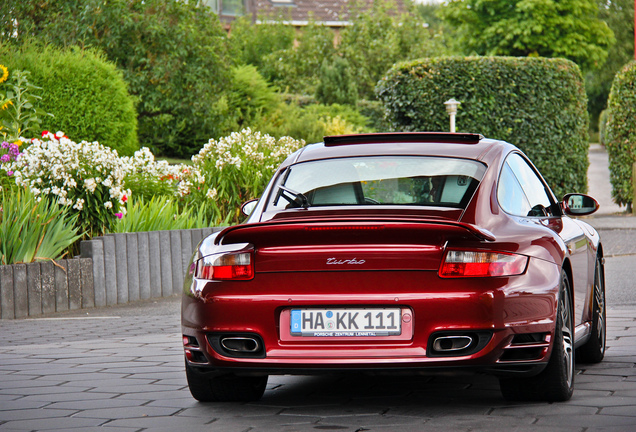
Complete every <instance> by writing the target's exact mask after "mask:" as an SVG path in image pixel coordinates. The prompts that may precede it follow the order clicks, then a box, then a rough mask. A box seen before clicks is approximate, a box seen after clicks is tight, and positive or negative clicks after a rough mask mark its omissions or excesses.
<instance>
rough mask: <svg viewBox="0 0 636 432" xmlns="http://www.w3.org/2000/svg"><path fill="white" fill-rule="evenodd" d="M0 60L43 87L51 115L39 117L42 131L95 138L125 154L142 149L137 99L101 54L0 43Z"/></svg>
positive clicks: (43, 104)
mask: <svg viewBox="0 0 636 432" xmlns="http://www.w3.org/2000/svg"><path fill="white" fill-rule="evenodd" d="M0 56H2V57H3V59H4V61H6V62H7V65H8V66H9V69H10V70H11V69H22V70H28V71H29V72H30V73H31V74H30V76H29V81H31V82H32V83H33V84H34V85H37V86H38V87H40V88H41V89H42V90H41V91H40V96H42V100H41V101H40V102H39V107H40V108H41V109H42V110H43V111H46V112H49V113H51V114H52V115H53V116H52V117H51V116H41V120H42V123H41V125H40V126H41V128H43V129H47V130H53V131H58V130H63V131H65V132H67V133H68V134H70V135H71V136H74V137H78V138H79V139H82V140H88V139H94V140H97V141H99V142H100V143H102V145H106V146H108V147H111V148H114V149H117V150H118V151H120V152H122V153H123V154H132V153H133V152H134V151H135V150H136V149H137V148H139V144H138V141H137V130H136V128H137V119H136V112H135V108H134V105H133V99H132V98H131V97H130V95H129V94H128V91H127V89H126V83H125V81H124V80H123V77H122V74H121V72H119V71H117V69H116V67H115V65H114V64H112V63H109V62H108V61H106V59H105V58H104V57H103V56H102V55H100V54H97V53H95V52H93V51H89V50H84V51H81V50H79V49H73V50H71V49H64V50H61V49H57V48H54V47H50V46H41V45H38V44H36V43H28V44H26V45H23V46H21V47H19V48H16V47H12V46H10V45H8V44H6V43H0ZM40 130H41V129H40ZM32 137H33V135H31V136H27V138H32Z"/></svg>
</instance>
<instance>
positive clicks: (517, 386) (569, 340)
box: [499, 272, 574, 402]
mask: <svg viewBox="0 0 636 432" xmlns="http://www.w3.org/2000/svg"><path fill="white" fill-rule="evenodd" d="M556 315H557V321H556V328H555V331H554V342H553V346H552V354H551V355H550V360H549V361H548V365H547V366H546V368H545V369H544V370H543V371H542V372H541V373H540V374H539V375H537V376H533V377H524V378H501V379H500V380H499V385H500V388H501V392H502V394H503V396H504V397H505V398H506V399H508V400H534V401H536V400H544V401H548V402H559V401H566V400H568V399H570V398H571V397H572V393H573V391H574V317H573V314H572V302H571V301H570V282H569V280H568V278H567V275H566V274H565V273H564V272H561V287H560V290H559V304H558V307H557V314H556Z"/></svg>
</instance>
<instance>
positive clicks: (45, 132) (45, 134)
mask: <svg viewBox="0 0 636 432" xmlns="http://www.w3.org/2000/svg"><path fill="white" fill-rule="evenodd" d="M48 134H49V131H47V130H43V131H42V138H44V137H45V136H47V135H48Z"/></svg>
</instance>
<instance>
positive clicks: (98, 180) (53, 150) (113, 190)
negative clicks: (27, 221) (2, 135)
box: [6, 131, 130, 237]
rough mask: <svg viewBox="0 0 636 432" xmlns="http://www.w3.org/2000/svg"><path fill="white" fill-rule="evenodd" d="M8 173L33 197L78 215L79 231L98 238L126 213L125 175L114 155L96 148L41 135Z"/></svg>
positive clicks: (91, 144) (105, 149) (95, 144)
mask: <svg viewBox="0 0 636 432" xmlns="http://www.w3.org/2000/svg"><path fill="white" fill-rule="evenodd" d="M42 135H43V136H42V139H33V140H31V144H30V145H29V146H28V147H27V148H26V149H25V150H24V151H23V152H22V155H21V156H20V157H19V158H18V159H17V160H16V161H14V162H10V163H9V164H8V167H6V169H7V171H13V176H14V177H15V181H16V184H17V185H18V186H20V187H25V188H27V189H29V190H30V192H31V193H32V194H33V195H34V196H35V197H36V198H40V197H43V196H44V197H50V198H51V199H52V200H53V201H54V202H55V203H56V204H59V205H60V206H62V207H67V208H68V212H69V214H71V215H77V225H78V227H79V228H80V231H83V232H84V233H85V234H86V235H87V236H89V237H92V236H96V235H101V234H103V233H104V232H106V231H107V230H109V229H110V227H111V226H112V225H113V223H114V222H115V220H117V218H118V217H121V216H122V214H123V213H125V211H126V210H125V208H124V206H123V204H124V203H125V202H126V200H127V199H128V195H130V192H129V191H127V190H124V184H123V179H124V175H125V170H124V169H123V167H122V164H121V161H120V159H119V157H118V156H117V152H116V151H114V150H111V149H109V148H107V147H104V146H102V145H101V144H99V143H97V142H93V143H89V142H86V141H82V142H81V143H79V144H78V143H75V142H73V141H71V140H70V139H68V138H67V137H66V136H64V135H63V133H61V132H58V133H57V134H56V135H53V134H52V133H50V132H48V131H44V133H43V134H42Z"/></svg>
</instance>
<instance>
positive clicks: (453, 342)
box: [426, 330, 492, 357]
mask: <svg viewBox="0 0 636 432" xmlns="http://www.w3.org/2000/svg"><path fill="white" fill-rule="evenodd" d="M491 338H492V332H489V331H467V332H463V331H456V330H450V331H440V332H436V333H433V334H432V335H431V336H430V337H429V339H428V347H427V349H426V355H427V356H429V357H458V356H467V355H472V354H475V353H476V352H478V351H480V350H482V349H483V348H484V347H485V346H486V345H488V342H490V339H491Z"/></svg>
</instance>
